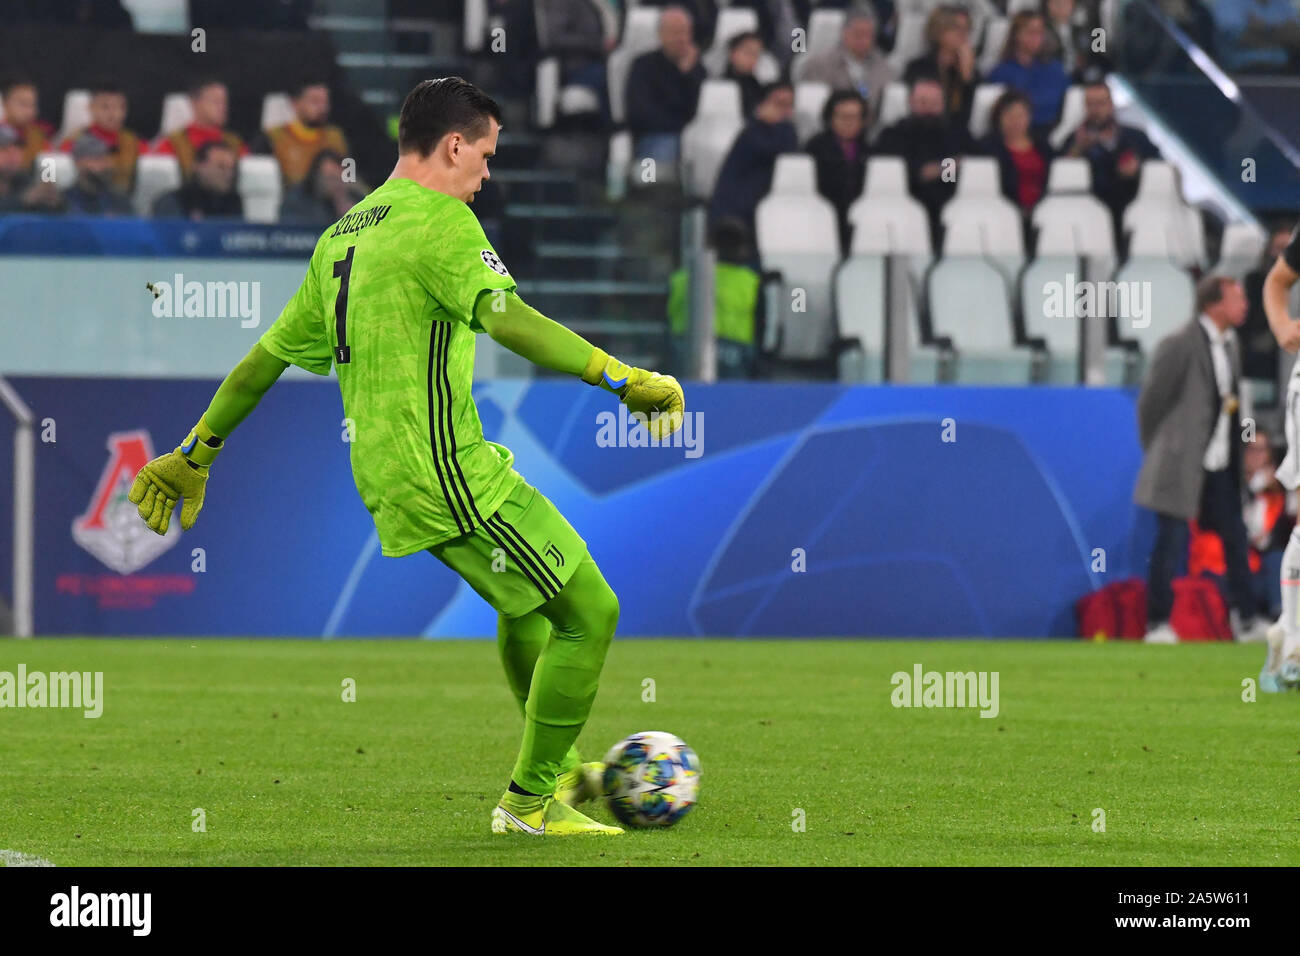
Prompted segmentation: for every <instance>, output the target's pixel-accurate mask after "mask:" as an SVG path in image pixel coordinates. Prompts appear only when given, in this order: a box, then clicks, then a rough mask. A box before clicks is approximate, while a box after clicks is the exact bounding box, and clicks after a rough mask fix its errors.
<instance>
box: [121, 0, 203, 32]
mask: <svg viewBox="0 0 1300 956" xmlns="http://www.w3.org/2000/svg"><path fill="white" fill-rule="evenodd" d="M122 6H123V7H125V8H126V10H127V12H129V13H130V14H131V22H132V23H133V24H134V25H135V32H136V33H189V32H190V5H189V2H188V0H122Z"/></svg>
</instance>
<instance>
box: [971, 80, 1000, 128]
mask: <svg viewBox="0 0 1300 956" xmlns="http://www.w3.org/2000/svg"><path fill="white" fill-rule="evenodd" d="M1005 89H1006V86H1005V85H1003V84H1002V83H981V84H980V85H979V86H977V87H975V96H974V98H973V99H972V101H971V109H970V126H969V127H968V128H969V129H970V134H971V136H972V137H974V138H975V139H976V140H980V139H983V138H984V137H985V136H987V135H988V133H989V122H990V121H991V119H992V114H993V104H994V103H996V102H997V99H998V97H999V96H1001V95H1002V92H1003V90H1005Z"/></svg>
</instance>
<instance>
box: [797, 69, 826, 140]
mask: <svg viewBox="0 0 1300 956" xmlns="http://www.w3.org/2000/svg"><path fill="white" fill-rule="evenodd" d="M830 96H831V88H830V86H829V85H828V84H826V83H814V82H809V83H796V84H795V87H794V126H795V129H796V130H797V131H798V133H799V142H800V143H806V142H808V140H810V139H811V138H812V137H814V136H816V135H817V134H818V133H820V132H821V131H822V110H823V109H825V108H826V101H827V100H828V99H830Z"/></svg>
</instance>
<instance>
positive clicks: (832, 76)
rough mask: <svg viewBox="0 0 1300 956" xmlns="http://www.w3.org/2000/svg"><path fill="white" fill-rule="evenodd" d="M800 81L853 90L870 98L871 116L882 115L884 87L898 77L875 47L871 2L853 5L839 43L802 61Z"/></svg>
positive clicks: (837, 89) (863, 96) (845, 19)
mask: <svg viewBox="0 0 1300 956" xmlns="http://www.w3.org/2000/svg"><path fill="white" fill-rule="evenodd" d="M800 65H801V67H802V69H803V72H802V73H800V74H798V76H797V79H798V81H799V82H801V83H812V82H816V83H825V84H826V85H828V86H829V87H830V88H831V92H832V93H838V92H839V91H841V90H851V91H853V92H855V93H857V94H858V95H859V96H861V97H862V98H863V99H864V100H866V101H867V104H868V106H869V107H870V111H869V114H868V115H870V116H879V115H880V101H881V99H882V98H883V97H884V95H885V87H887V86H889V84H890V83H892V82H893V81H894V80H896V79H897V78H898V76H897V74H896V73H895V71H894V68H893V67H892V66H890V65H889V59H888V58H887V57H886V56H885V54H883V53H882V52H880V50H879V48H878V47H877V46H876V15H875V13H874V11H873V10H872V8H871V7H870V5H868V4H865V3H864V4H862V5H860V6H858V5H855V6H853V7H851V8H850V9H849V11H848V13H847V14H846V15H845V17H844V29H843V32H842V33H841V34H840V42H839V44H838V45H837V46H835V47H832V48H831V49H829V50H825V51H823V52H821V53H815V54H809V55H808V62H807V63H805V64H800Z"/></svg>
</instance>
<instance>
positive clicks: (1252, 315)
mask: <svg viewBox="0 0 1300 956" xmlns="http://www.w3.org/2000/svg"><path fill="white" fill-rule="evenodd" d="M1290 240H1291V227H1290V226H1289V225H1285V224H1282V223H1277V224H1275V225H1274V226H1273V230H1272V232H1270V233H1269V238H1268V245H1267V247H1265V249H1264V255H1263V257H1262V258H1261V259H1260V261H1259V264H1258V265H1256V267H1255V268H1254V269H1252V270H1251V271H1250V272H1248V273H1246V277H1245V278H1244V279H1242V280H1241V284H1242V286H1243V287H1244V288H1245V290H1246V302H1247V303H1248V308H1247V312H1246V321H1245V322H1243V323H1242V325H1241V328H1240V329H1239V330H1238V331H1237V337H1238V338H1239V339H1240V340H1241V371H1242V374H1243V375H1245V376H1246V378H1258V379H1267V380H1268V381H1270V382H1276V381H1277V380H1278V379H1277V375H1278V358H1279V353H1278V347H1277V339H1276V337H1274V335H1273V330H1272V329H1270V328H1269V325H1268V316H1267V314H1265V312H1264V279H1265V277H1266V276H1267V275H1268V272H1269V270H1270V269H1272V268H1273V263H1275V262H1277V258H1278V256H1280V255H1282V253H1283V251H1284V250H1285V249H1286V247H1287V243H1288V242H1289V241H1290Z"/></svg>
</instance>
